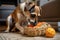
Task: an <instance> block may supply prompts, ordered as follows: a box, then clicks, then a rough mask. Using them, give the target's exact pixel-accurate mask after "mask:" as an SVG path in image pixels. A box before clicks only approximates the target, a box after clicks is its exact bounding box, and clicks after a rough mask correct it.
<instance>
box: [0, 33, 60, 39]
mask: <svg viewBox="0 0 60 40" xmlns="http://www.w3.org/2000/svg"><path fill="white" fill-rule="evenodd" d="M0 40H60V33H57V34H56V35H55V36H54V37H53V38H46V37H41V36H38V37H27V36H24V35H21V34H18V33H0Z"/></svg>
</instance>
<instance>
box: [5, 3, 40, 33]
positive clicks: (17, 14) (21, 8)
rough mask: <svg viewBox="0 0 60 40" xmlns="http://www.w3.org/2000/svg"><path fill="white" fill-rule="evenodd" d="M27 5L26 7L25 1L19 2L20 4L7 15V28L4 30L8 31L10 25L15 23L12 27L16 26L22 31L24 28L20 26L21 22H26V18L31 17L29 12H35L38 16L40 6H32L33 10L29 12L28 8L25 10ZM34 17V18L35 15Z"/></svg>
mask: <svg viewBox="0 0 60 40" xmlns="http://www.w3.org/2000/svg"><path fill="white" fill-rule="evenodd" d="M32 4H33V3H32ZM32 4H31V5H32ZM34 5H35V4H34ZM27 7H28V6H27ZM27 7H26V3H21V4H20V5H18V6H17V8H16V9H15V10H14V12H13V13H11V14H10V15H9V16H8V18H7V29H6V31H5V32H9V30H10V25H14V24H15V25H14V27H15V28H17V29H18V30H19V31H21V33H23V30H24V29H23V27H22V26H23V25H22V26H21V24H22V22H25V23H27V22H28V19H31V17H30V16H31V15H30V14H35V15H36V16H40V8H39V6H37V5H35V7H34V10H35V11H34V12H32V13H30V12H29V10H27ZM37 14H38V15H37ZM34 19H36V17H35V18H34ZM12 20H14V21H13V22H12ZM13 23H14V24H13ZM24 26H26V25H24Z"/></svg>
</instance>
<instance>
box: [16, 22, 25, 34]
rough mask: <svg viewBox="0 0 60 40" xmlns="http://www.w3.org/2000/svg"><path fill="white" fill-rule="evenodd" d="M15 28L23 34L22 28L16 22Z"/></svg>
mask: <svg viewBox="0 0 60 40" xmlns="http://www.w3.org/2000/svg"><path fill="white" fill-rule="evenodd" d="M15 27H16V28H17V29H18V30H19V31H20V33H21V34H24V28H23V27H22V26H20V24H19V23H18V22H17V23H16V24H15Z"/></svg>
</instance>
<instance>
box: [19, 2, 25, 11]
mask: <svg viewBox="0 0 60 40" xmlns="http://www.w3.org/2000/svg"><path fill="white" fill-rule="evenodd" d="M25 5H26V3H25V2H24V3H21V4H20V8H21V10H22V11H24V8H25Z"/></svg>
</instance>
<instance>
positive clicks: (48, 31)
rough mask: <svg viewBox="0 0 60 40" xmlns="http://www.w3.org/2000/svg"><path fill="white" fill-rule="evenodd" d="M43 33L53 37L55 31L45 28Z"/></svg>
mask: <svg viewBox="0 0 60 40" xmlns="http://www.w3.org/2000/svg"><path fill="white" fill-rule="evenodd" d="M45 33H46V37H54V35H55V34H56V31H55V30H54V29H53V28H47V29H46V32H45Z"/></svg>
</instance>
